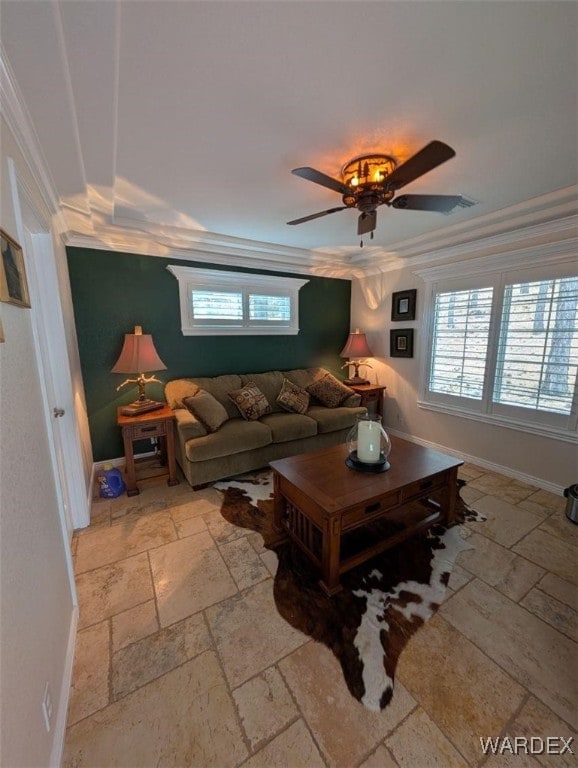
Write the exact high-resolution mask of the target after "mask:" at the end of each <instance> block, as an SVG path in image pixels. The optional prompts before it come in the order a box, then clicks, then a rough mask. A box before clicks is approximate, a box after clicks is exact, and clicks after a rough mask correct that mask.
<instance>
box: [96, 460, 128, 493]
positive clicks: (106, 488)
mask: <svg viewBox="0 0 578 768" xmlns="http://www.w3.org/2000/svg"><path fill="white" fill-rule="evenodd" d="M125 490H126V485H125V484H124V480H123V478H122V472H121V471H120V469H113V467H112V465H111V464H105V466H104V468H103V469H102V470H101V471H100V472H99V473H98V493H99V496H100V498H101V499H116V497H117V496H120V495H121V494H122V493H124V492H125Z"/></svg>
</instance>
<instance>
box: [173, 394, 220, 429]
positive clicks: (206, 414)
mask: <svg viewBox="0 0 578 768" xmlns="http://www.w3.org/2000/svg"><path fill="white" fill-rule="evenodd" d="M183 405H184V406H185V408H187V410H189V411H190V412H191V413H192V414H193V416H195V418H197V419H198V420H199V421H200V422H201V424H202V425H203V426H204V427H205V429H206V430H207V431H208V432H216V431H217V430H218V429H219V427H222V426H223V424H224V423H225V422H226V421H228V419H229V414H228V413H227V411H226V410H225V408H224V406H222V405H221V403H220V402H219V401H218V400H217V399H216V398H214V397H213V395H211V394H210V392H207V391H206V390H205V389H199V391H198V392H197V394H196V395H192V396H190V397H184V398H183Z"/></svg>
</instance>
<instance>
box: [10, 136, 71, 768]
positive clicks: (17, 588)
mask: <svg viewBox="0 0 578 768" xmlns="http://www.w3.org/2000/svg"><path fill="white" fill-rule="evenodd" d="M0 130H1V139H2V143H1V146H0V162H1V176H0V181H1V198H0V199H1V207H0V225H1V226H2V228H3V229H4V230H6V231H7V232H8V234H10V235H12V236H13V237H16V222H15V216H14V210H13V206H12V201H11V197H10V184H9V180H8V173H7V158H8V157H12V158H13V159H14V161H15V163H16V166H17V169H18V173H19V175H20V176H21V177H22V178H24V179H25V180H26V183H27V186H28V188H29V191H30V192H31V193H32V194H33V195H34V196H35V202H37V204H38V206H39V207H40V208H41V209H43V205H42V202H41V201H40V199H39V197H38V192H37V189H36V188H35V185H34V182H33V181H32V179H31V177H30V174H29V172H28V169H27V167H26V165H25V163H24V161H23V159H22V157H21V155H20V152H19V151H18V148H17V146H16V143H15V141H14V138H13V136H12V134H11V133H10V131H9V129H8V127H7V125H6V124H5V123H4V122H2V124H1V125H0ZM16 239H17V238H16ZM0 317H1V319H2V324H3V327H4V334H5V337H6V341H5V343H4V344H0V611H1V623H0V655H1V658H0V664H1V674H2V676H1V680H0V686H1V688H0V707H1V709H0V716H1V742H0V765H3V766H7V768H8V767H9V768H19V767H20V766H22V768H24V767H25V768H32V767H33V766H34V767H35V766H39V767H40V766H41V767H42V768H45V767H46V766H48V765H51V764H52V761H53V760H54V756H55V755H57V754H58V752H59V744H58V743H57V742H58V740H59V738H60V737H61V736H62V734H61V733H60V734H59V733H58V723H57V722H56V721H57V717H58V714H59V713H60V714H61V715H62V712H63V706H62V705H63V704H64V702H63V700H62V699H63V693H62V690H61V689H62V686H63V681H66V674H67V665H69V664H70V655H71V646H70V642H71V635H72V630H73V627H74V616H75V609H74V593H73V586H72V585H71V583H70V580H69V572H68V570H67V547H68V542H67V540H66V535H65V533H64V530H63V526H62V519H61V514H60V510H59V506H58V501H57V498H58V497H57V492H56V487H55V480H54V477H53V471H52V465H51V454H50V448H49V437H48V433H47V427H46V422H45V417H44V413H43V403H42V395H41V390H40V385H39V371H38V366H37V361H36V356H35V348H34V340H33V332H32V324H31V310H29V309H23V308H20V307H16V306H12V305H10V304H0ZM47 682H48V683H49V686H50V690H51V695H52V701H53V726H52V731H51V732H50V733H47V731H46V728H45V724H44V717H43V713H42V698H43V694H44V688H45V685H46V683H47ZM64 691H65V695H66V693H67V692H66V685H65V687H64ZM61 724H62V723H61Z"/></svg>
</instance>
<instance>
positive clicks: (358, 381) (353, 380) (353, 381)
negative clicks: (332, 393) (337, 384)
mask: <svg viewBox="0 0 578 768" xmlns="http://www.w3.org/2000/svg"><path fill="white" fill-rule="evenodd" d="M343 383H344V384H350V385H351V384H369V379H362V378H361V376H354V377H353V378H351V379H345V380H344V382H343Z"/></svg>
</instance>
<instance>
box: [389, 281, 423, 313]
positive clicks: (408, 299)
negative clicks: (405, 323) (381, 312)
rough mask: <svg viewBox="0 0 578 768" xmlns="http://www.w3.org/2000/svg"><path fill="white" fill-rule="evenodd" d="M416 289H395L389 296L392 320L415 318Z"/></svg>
mask: <svg viewBox="0 0 578 768" xmlns="http://www.w3.org/2000/svg"><path fill="white" fill-rule="evenodd" d="M416 295H417V290H416V289H415V288H412V290H410V291H397V292H396V293H394V294H392V297H391V319H392V320H415V299H416Z"/></svg>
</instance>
